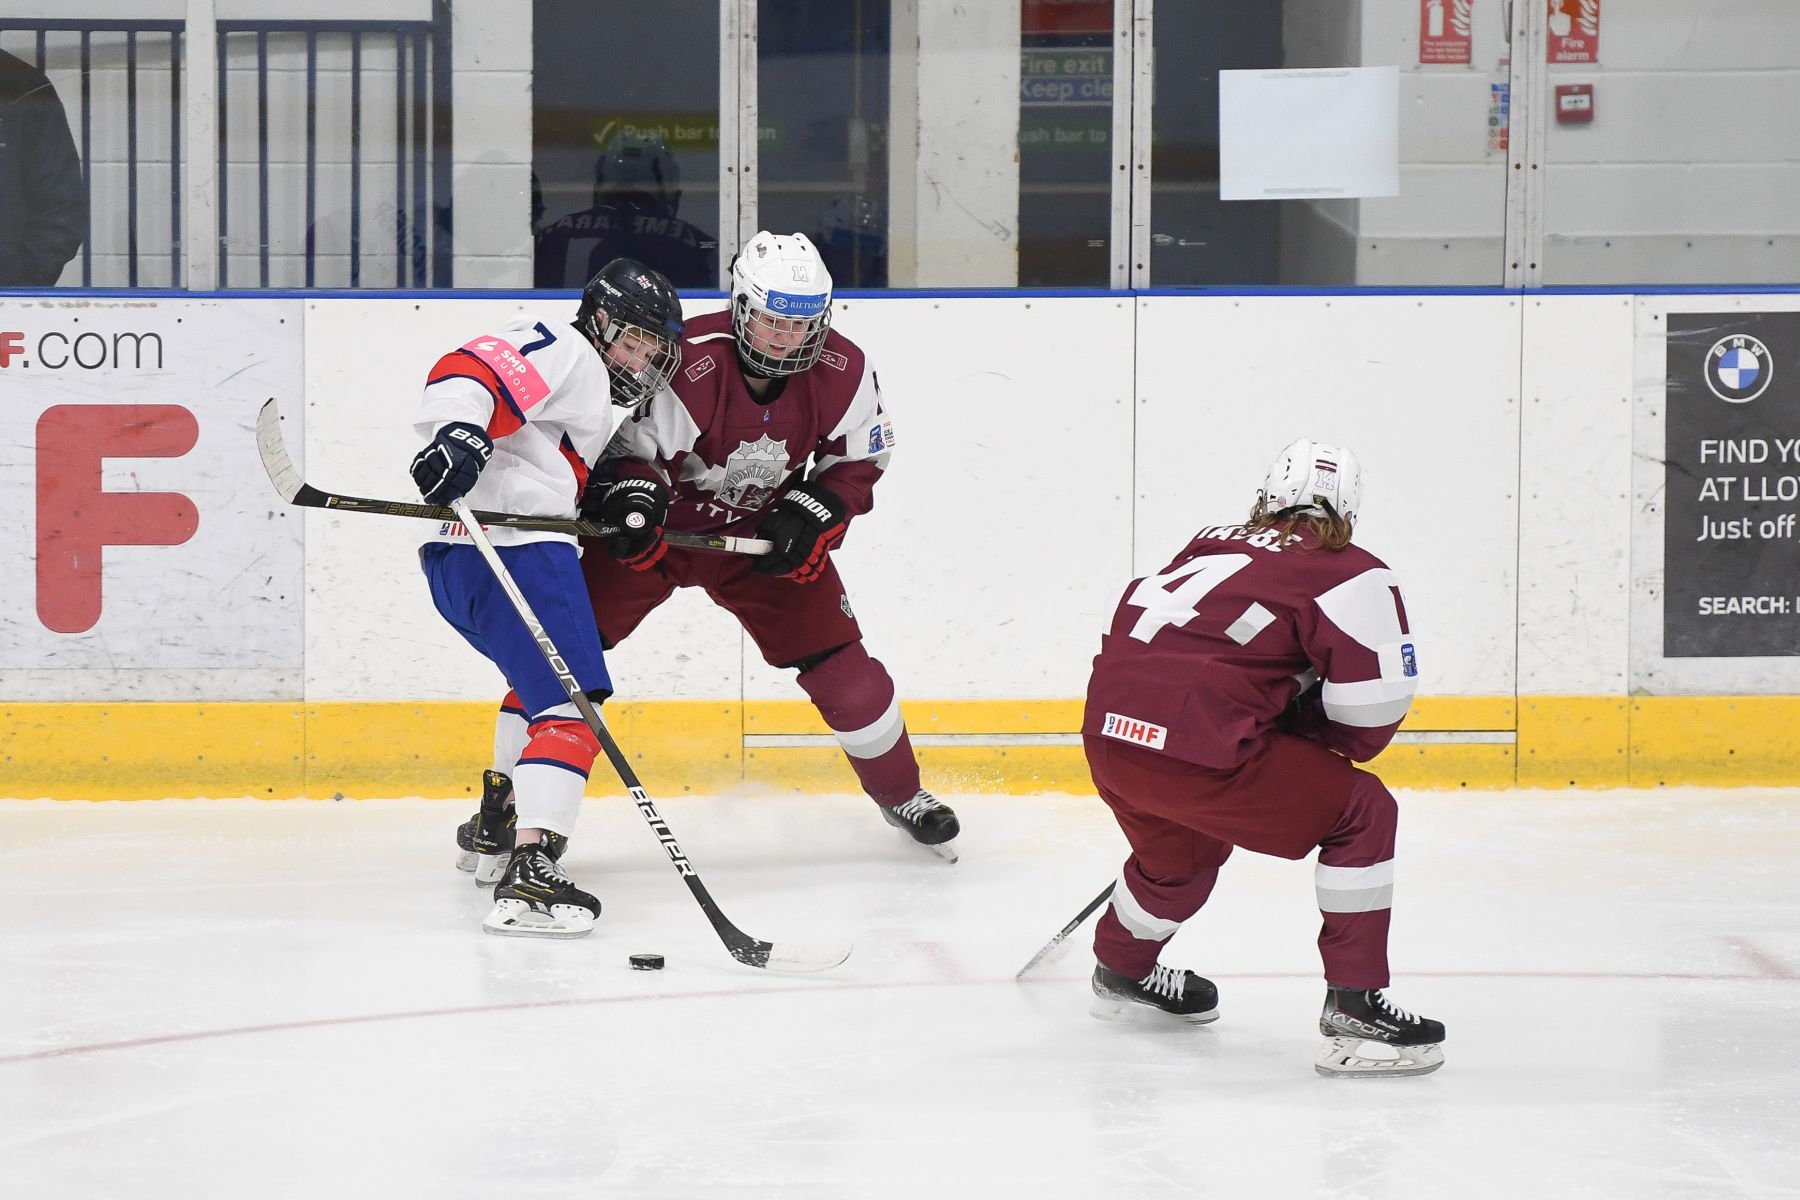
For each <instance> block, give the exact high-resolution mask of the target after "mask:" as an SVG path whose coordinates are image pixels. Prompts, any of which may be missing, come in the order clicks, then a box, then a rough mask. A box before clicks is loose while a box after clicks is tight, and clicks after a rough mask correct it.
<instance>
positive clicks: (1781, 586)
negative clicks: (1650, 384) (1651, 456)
mask: <svg viewBox="0 0 1800 1200" xmlns="http://www.w3.org/2000/svg"><path fill="white" fill-rule="evenodd" d="M1664 396H1665V398H1666V401H1667V404H1668V414H1667V415H1668V421H1667V425H1666V427H1665V438H1666V440H1665V442H1664V453H1663V458H1664V460H1665V463H1666V474H1665V479H1666V483H1667V492H1666V494H1665V500H1666V503H1665V506H1664V509H1663V571H1664V578H1663V583H1664V593H1663V656H1664V657H1665V658H1750V657H1760V656H1765V655H1796V654H1800V530H1796V525H1797V524H1800V313H1792V312H1782V313H1670V314H1669V317H1668V365H1667V374H1666V377H1665V380H1664Z"/></svg>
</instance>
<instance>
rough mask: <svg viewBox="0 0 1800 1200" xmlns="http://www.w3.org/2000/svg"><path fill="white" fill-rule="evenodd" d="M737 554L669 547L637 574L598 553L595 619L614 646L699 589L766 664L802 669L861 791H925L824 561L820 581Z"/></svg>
mask: <svg viewBox="0 0 1800 1200" xmlns="http://www.w3.org/2000/svg"><path fill="white" fill-rule="evenodd" d="M752 562H753V560H752V559H750V558H749V557H747V556H745V555H741V554H706V553H701V552H697V551H687V550H679V549H675V550H670V551H669V553H668V554H666V555H664V556H663V559H662V561H661V562H659V563H658V564H657V565H656V566H655V567H654V568H652V569H651V570H648V571H633V570H631V569H629V568H628V567H626V566H624V565H623V564H621V563H620V562H618V561H617V560H616V559H613V558H611V557H610V556H608V555H606V554H604V553H602V552H601V551H600V550H599V549H598V548H595V549H592V550H590V551H589V552H588V553H587V554H585V555H583V556H582V560H581V569H582V571H583V573H584V575H585V576H586V579H587V587H588V593H589V596H590V598H591V600H592V603H593V608H594V619H595V620H596V621H597V622H598V623H599V625H600V631H601V637H602V639H603V640H604V642H605V644H606V645H608V646H616V645H618V644H619V643H620V642H622V641H624V640H625V638H626V637H628V636H630V634H631V632H632V630H634V629H636V628H637V626H638V623H639V622H641V621H642V620H643V619H644V617H645V616H647V615H648V614H649V613H651V612H652V611H654V610H655V609H656V607H657V606H658V605H660V604H661V603H662V602H663V601H665V600H667V599H668V598H669V596H670V595H671V594H673V593H674V591H675V589H676V588H678V587H698V588H702V589H704V590H705V592H706V594H707V595H708V596H709V597H711V599H712V601H713V602H714V603H715V604H717V605H719V607H721V608H723V609H725V610H726V611H727V612H729V613H730V614H731V615H732V616H734V617H736V618H737V619H738V623H739V624H741V625H742V626H743V627H744V632H745V633H747V634H749V635H750V639H751V640H752V641H753V642H755V643H756V648H757V649H758V650H759V651H760V652H761V653H762V656H763V661H765V662H767V663H768V664H769V665H770V666H774V667H780V668H783V669H798V671H799V672H800V675H799V683H800V686H801V687H802V688H803V689H805V691H806V694H807V695H808V696H809V697H811V698H812V702H813V705H814V706H815V707H816V708H817V709H818V710H819V715H820V716H822V717H823V718H824V719H825V724H826V726H827V727H828V728H829V729H830V730H831V731H832V733H833V734H834V735H835V736H836V737H837V740H838V745H840V746H842V747H843V749H844V755H845V757H847V758H848V759H849V760H850V767H851V769H852V770H854V771H855V772H856V777H857V780H858V781H859V782H861V784H862V788H863V791H865V792H867V793H868V794H869V796H870V797H871V798H872V799H874V801H875V802H876V803H877V804H882V805H886V806H887V807H889V808H892V807H894V806H896V805H900V804H904V803H906V802H907V801H908V800H911V799H912V798H913V797H914V796H915V795H917V794H918V791H919V764H918V761H917V760H916V759H915V758H914V757H913V749H912V742H911V740H910V739H908V738H907V736H906V723H905V722H904V720H902V718H901V715H900V704H899V700H898V698H897V697H896V695H895V692H894V681H893V679H892V678H890V677H889V676H888V673H887V669H886V668H885V667H883V666H882V665H881V663H880V662H879V661H877V660H876V659H874V658H871V657H870V656H869V652H868V651H867V650H864V649H863V645H862V629H861V628H860V627H859V626H858V625H857V623H856V617H855V616H854V615H853V614H852V612H851V609H850V599H849V595H848V593H847V592H846V591H845V589H844V583H843V580H842V578H841V577H840V576H839V575H838V571H837V564H836V563H833V562H830V561H827V562H826V564H825V568H824V570H823V571H822V572H820V575H819V578H818V580H817V581H816V582H814V583H810V584H807V585H805V586H801V585H798V584H796V583H794V582H793V580H791V579H772V578H770V577H769V576H766V575H758V574H756V573H755V571H753V570H752V569H751V564H752Z"/></svg>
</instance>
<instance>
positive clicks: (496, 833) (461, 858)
mask: <svg viewBox="0 0 1800 1200" xmlns="http://www.w3.org/2000/svg"><path fill="white" fill-rule="evenodd" d="M517 825H518V818H517V814H516V813H515V812H514V810H513V799H512V780H511V779H509V778H507V777H506V776H505V775H503V774H501V773H500V772H499V771H483V772H482V773H481V807H480V808H479V809H477V810H476V812H475V815H474V816H472V817H470V818H469V819H468V820H466V821H464V822H463V823H462V824H461V825H458V826H457V827H456V851H457V853H456V869H457V870H459V871H473V872H475V883H476V885H477V886H479V887H490V886H492V885H493V884H495V883H498V882H499V880H500V876H501V874H502V873H503V872H504V871H505V870H506V863H507V860H508V859H509V858H511V857H512V849H513V832H514V830H515V828H516V827H517ZM568 845H569V839H568V838H566V837H564V836H563V835H562V834H560V833H551V832H550V831H549V830H545V831H544V851H545V853H547V854H549V855H550V857H551V859H552V860H559V859H561V858H562V856H563V851H564V850H565V849H567V848H568Z"/></svg>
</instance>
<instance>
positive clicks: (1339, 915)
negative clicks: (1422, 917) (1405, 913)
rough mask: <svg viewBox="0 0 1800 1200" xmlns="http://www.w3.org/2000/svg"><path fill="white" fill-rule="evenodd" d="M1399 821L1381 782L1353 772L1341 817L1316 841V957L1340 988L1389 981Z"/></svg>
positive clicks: (1394, 807)
mask: <svg viewBox="0 0 1800 1200" xmlns="http://www.w3.org/2000/svg"><path fill="white" fill-rule="evenodd" d="M1398 820H1399V809H1398V806H1396V805H1395V803H1394V797H1393V796H1392V795H1391V794H1390V793H1389V792H1388V790H1387V788H1386V787H1385V786H1383V785H1382V782H1381V780H1379V779H1377V778H1376V777H1375V776H1374V775H1371V774H1369V773H1368V772H1365V771H1358V772H1357V773H1356V780H1355V783H1354V784H1353V785H1352V787H1351V790H1350V800H1349V803H1348V804H1347V805H1346V806H1345V808H1344V813H1343V816H1342V817H1340V818H1339V820H1338V823H1337V825H1336V827H1335V828H1333V829H1332V831H1331V833H1330V834H1328V835H1327V836H1326V838H1325V840H1324V841H1323V842H1321V843H1320V844H1319V864H1318V867H1317V869H1316V871H1315V882H1316V885H1317V888H1316V890H1317V892H1318V897H1319V911H1320V914H1321V915H1322V916H1323V918H1324V923H1323V925H1322V927H1321V928H1320V930H1319V957H1320V959H1321V960H1323V962H1324V966H1325V978H1326V980H1327V982H1330V983H1334V984H1336V985H1338V986H1339V987H1350V988H1384V987H1386V986H1387V985H1388V957H1387V943H1388V920H1389V917H1390V915H1391V905H1392V903H1393V890H1394V832H1395V828H1396V826H1397V824H1398Z"/></svg>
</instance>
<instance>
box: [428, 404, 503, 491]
mask: <svg viewBox="0 0 1800 1200" xmlns="http://www.w3.org/2000/svg"><path fill="white" fill-rule="evenodd" d="M493 455H494V443H493V442H491V441H489V440H488V435H487V431H486V430H485V429H483V428H481V426H479V425H471V424H469V423H468V422H467V421H452V422H450V424H448V425H446V426H444V427H443V428H442V429H440V430H438V431H437V436H436V437H434V438H432V439H431V444H430V445H429V446H427V447H425V448H424V449H423V450H421V451H419V453H418V455H417V456H415V457H414V458H413V460H412V477H413V482H414V483H416V484H418V485H419V495H421V496H423V497H425V503H427V504H448V503H450V502H451V501H452V500H460V499H462V498H463V497H464V496H466V495H468V494H469V489H470V488H472V487H474V486H475V479H476V477H477V476H479V475H480V474H481V468H483V467H485V466H487V461H488V459H490V458H492V457H493Z"/></svg>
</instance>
